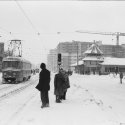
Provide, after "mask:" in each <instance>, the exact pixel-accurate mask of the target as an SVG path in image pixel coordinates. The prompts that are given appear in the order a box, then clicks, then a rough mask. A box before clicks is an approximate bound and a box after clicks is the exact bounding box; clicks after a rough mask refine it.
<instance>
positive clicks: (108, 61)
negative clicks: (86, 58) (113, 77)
mask: <svg viewBox="0 0 125 125" xmlns="http://www.w3.org/2000/svg"><path fill="white" fill-rule="evenodd" d="M100 64H101V65H107V66H108V65H109V66H111V65H112V66H125V58H113V57H105V59H104V62H102V63H100Z"/></svg>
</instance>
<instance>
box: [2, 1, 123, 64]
mask: <svg viewBox="0 0 125 125" xmlns="http://www.w3.org/2000/svg"><path fill="white" fill-rule="evenodd" d="M77 30H88V31H99V32H113V33H114V32H123V33H125V2H124V1H120V2H118V1H110V2H108V1H103V2H102V1H101V2H99V1H93V2H92V1H23V2H22V1H18V2H16V1H0V35H1V36H2V37H1V38H0V40H1V42H5V43H6V44H7V43H8V40H10V39H13V38H17V39H21V40H22V45H23V56H24V57H25V58H27V59H29V60H30V61H32V62H33V63H39V62H46V54H47V52H48V50H49V49H54V48H56V46H57V44H58V43H59V42H64V41H72V40H81V41H90V42H92V41H93V40H101V41H102V43H103V44H116V37H115V36H107V35H92V34H85V33H82V34H81V33H75V31H77ZM9 32H11V33H12V34H11V35H10V34H9ZM57 32H60V34H57ZM122 43H124V44H125V37H120V44H122Z"/></svg>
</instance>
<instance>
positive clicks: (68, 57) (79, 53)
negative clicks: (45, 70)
mask: <svg viewBox="0 0 125 125" xmlns="http://www.w3.org/2000/svg"><path fill="white" fill-rule="evenodd" d="M94 42H95V43H96V44H98V47H99V49H100V50H101V51H102V53H103V56H104V57H117V58H125V45H103V44H102V42H101V41H94ZM92 44H93V42H82V41H72V42H61V43H59V44H58V45H57V48H55V49H54V51H55V52H53V50H50V53H49V55H48V56H49V58H48V63H49V66H50V69H51V70H52V71H56V70H57V53H61V54H62V67H63V68H64V69H66V70H68V69H71V67H70V66H71V65H72V64H74V63H76V62H78V61H79V60H81V59H83V58H84V57H85V53H84V52H85V51H86V50H87V49H88V48H89V47H90V46H91V45H92ZM52 60H53V61H52ZM50 62H51V63H50Z"/></svg>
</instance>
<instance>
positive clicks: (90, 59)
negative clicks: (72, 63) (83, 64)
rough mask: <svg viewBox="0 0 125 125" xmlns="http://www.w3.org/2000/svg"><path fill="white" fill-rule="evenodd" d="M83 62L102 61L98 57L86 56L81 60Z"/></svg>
mask: <svg viewBox="0 0 125 125" xmlns="http://www.w3.org/2000/svg"><path fill="white" fill-rule="evenodd" d="M82 60H83V61H103V60H104V58H103V57H98V56H87V57H85V58H83V59H82Z"/></svg>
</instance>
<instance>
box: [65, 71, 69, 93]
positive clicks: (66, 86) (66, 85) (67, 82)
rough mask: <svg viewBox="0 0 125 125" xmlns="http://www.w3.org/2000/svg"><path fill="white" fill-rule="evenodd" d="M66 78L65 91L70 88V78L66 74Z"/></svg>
mask: <svg viewBox="0 0 125 125" xmlns="http://www.w3.org/2000/svg"><path fill="white" fill-rule="evenodd" d="M64 78H65V84H64V89H65V91H67V89H68V88H70V83H69V76H68V74H67V73H64Z"/></svg>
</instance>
